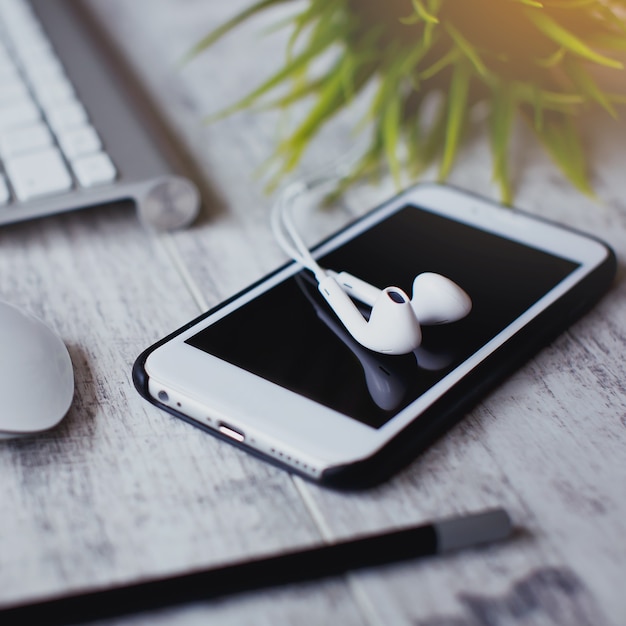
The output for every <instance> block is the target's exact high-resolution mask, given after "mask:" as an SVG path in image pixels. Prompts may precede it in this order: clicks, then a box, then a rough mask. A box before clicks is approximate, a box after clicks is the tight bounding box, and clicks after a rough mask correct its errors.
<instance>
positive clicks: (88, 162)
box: [72, 152, 117, 187]
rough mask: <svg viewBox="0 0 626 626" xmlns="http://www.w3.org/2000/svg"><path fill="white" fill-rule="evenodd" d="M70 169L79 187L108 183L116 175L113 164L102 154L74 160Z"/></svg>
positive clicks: (107, 156) (106, 155)
mask: <svg viewBox="0 0 626 626" xmlns="http://www.w3.org/2000/svg"><path fill="white" fill-rule="evenodd" d="M72 168H73V169H74V174H76V178H77V179H78V182H79V183H80V185H81V187H93V186H94V185H102V184H104V183H110V182H111V181H112V180H114V179H115V176H116V175H117V172H116V170H115V166H114V165H113V162H112V161H111V159H110V158H109V155H108V154H105V153H104V152H98V153H97V154H91V155H89V156H85V157H81V158H79V159H76V160H75V161H73V162H72Z"/></svg>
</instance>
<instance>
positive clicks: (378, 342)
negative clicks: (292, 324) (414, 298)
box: [319, 275, 422, 354]
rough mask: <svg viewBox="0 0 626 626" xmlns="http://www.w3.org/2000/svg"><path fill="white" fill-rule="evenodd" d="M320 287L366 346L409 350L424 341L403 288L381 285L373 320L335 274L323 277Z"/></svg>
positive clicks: (387, 351)
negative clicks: (361, 309)
mask: <svg viewBox="0 0 626 626" xmlns="http://www.w3.org/2000/svg"><path fill="white" fill-rule="evenodd" d="M319 290H320V293H321V294H322V296H323V297H324V298H325V300H326V301H327V302H328V304H329V305H330V307H331V308H332V309H333V311H335V314H336V315H337V317H338V318H339V319H340V320H341V323H342V324H343V325H344V326H345V328H346V330H347V331H348V332H349V333H350V334H351V335H352V336H353V337H354V338H355V339H356V340H357V341H358V342H359V343H360V344H361V345H363V346H365V347H366V348H369V349H370V350H374V351H376V352H382V353H385V354H407V353H409V352H413V350H415V349H416V348H417V347H418V346H419V345H420V343H421V342H422V331H421V328H420V325H419V322H418V321H417V318H416V317H415V313H414V312H413V307H412V306H411V301H410V300H409V297H408V296H407V295H406V294H405V293H404V292H403V291H402V290H401V289H398V288H397V287H387V288H386V289H383V290H380V289H378V290H377V292H378V294H377V298H376V300H375V301H374V302H373V303H372V304H371V307H372V312H371V314H370V318H369V320H366V319H365V318H364V317H363V315H362V314H361V312H360V311H359V310H358V308H357V307H356V305H355V304H354V302H352V300H351V299H350V297H349V296H348V295H347V294H346V292H345V291H344V290H343V288H342V287H341V286H340V285H339V284H338V282H337V281H336V280H335V278H334V276H330V275H328V276H326V278H324V279H322V280H321V281H320V283H319ZM367 304H369V303H367Z"/></svg>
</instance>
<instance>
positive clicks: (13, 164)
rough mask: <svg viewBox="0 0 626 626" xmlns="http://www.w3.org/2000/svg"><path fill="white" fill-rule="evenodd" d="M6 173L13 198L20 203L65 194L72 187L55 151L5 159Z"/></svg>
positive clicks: (47, 150) (65, 169)
mask: <svg viewBox="0 0 626 626" xmlns="http://www.w3.org/2000/svg"><path fill="white" fill-rule="evenodd" d="M5 169H6V172H7V174H8V176H9V180H10V181H11V184H12V185H13V189H14V191H15V195H16V196H17V198H18V200H21V201H22V202H25V201H26V200H32V199H33V198H38V197H41V196H47V195H50V194H54V193H59V192H61V191H66V190H67V189H70V188H71V186H72V178H71V176H70V173H69V172H68V170H67V167H66V166H65V163H64V161H63V158H62V157H61V153H60V152H59V150H58V148H47V149H45V150H42V151H41V152H34V153H31V154H26V155H22V156H18V157H14V158H12V159H7V161H6V162H5Z"/></svg>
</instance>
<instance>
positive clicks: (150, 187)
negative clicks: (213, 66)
mask: <svg viewBox="0 0 626 626" xmlns="http://www.w3.org/2000/svg"><path fill="white" fill-rule="evenodd" d="M115 52H117V51H112V50H110V49H109V47H108V46H107V45H106V42H105V41H104V37H101V36H100V33H99V31H98V30H97V24H94V23H93V21H92V20H91V16H90V15H89V14H88V13H87V11H86V9H85V7H83V5H82V4H81V3H80V2H79V0H0V225H2V224H6V223H10V222H17V221H22V220H27V219H33V218H37V217H43V216H46V215H50V214H54V213H59V212H62V211H67V210H71V209H79V208H85V207H89V206H94V205H99V204H106V203H110V202H117V201H120V200H128V199H131V200H134V201H135V203H136V205H137V207H138V210H139V215H140V217H141V218H142V220H143V221H144V222H146V223H149V224H150V225H151V226H154V227H156V228H159V229H172V228H178V227H180V226H184V225H186V224H188V223H189V222H190V221H192V219H193V218H194V217H195V215H196V214H197V211H198V209H199V204H200V197H199V193H198V190H197V188H196V187H195V185H194V184H193V183H192V182H191V181H190V180H189V179H188V178H186V177H182V176H180V175H177V174H176V173H175V171H174V166H173V162H172V160H171V157H172V156H173V154H174V151H172V150H170V149H169V148H170V147H171V146H168V148H167V157H166V156H165V155H166V152H165V151H164V150H162V149H161V145H160V144H159V143H158V142H156V141H155V137H154V131H155V130H156V131H158V130H160V129H162V124H161V123H160V122H157V123H156V124H153V126H152V127H148V126H147V123H146V119H145V112H146V103H145V102H141V103H137V102H135V100H134V99H133V98H134V96H135V92H136V91H137V90H136V87H137V84H136V81H134V80H133V79H132V78H130V79H129V77H128V76H126V75H125V74H123V72H120V71H118V70H119V67H118V65H117V63H116V62H117V61H118V59H117V58H116V54H115ZM129 80H130V81H131V83H132V85H133V88H134V89H127V88H126V85H127V84H128V83H129ZM130 92H133V96H131V94H130Z"/></svg>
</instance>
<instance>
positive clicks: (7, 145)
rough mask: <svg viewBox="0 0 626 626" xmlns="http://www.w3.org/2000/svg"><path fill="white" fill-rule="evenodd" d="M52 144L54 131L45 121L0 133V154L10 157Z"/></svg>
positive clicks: (6, 157)
mask: <svg viewBox="0 0 626 626" xmlns="http://www.w3.org/2000/svg"><path fill="white" fill-rule="evenodd" d="M51 145H52V133H51V132H50V130H49V129H48V127H47V126H46V125H45V124H44V123H43V122H38V123H37V124H33V125H32V126H25V127H24V128H18V129H17V130H12V131H9V132H5V133H0V155H2V157H3V158H5V159H8V158H10V157H13V156H17V155H18V154H24V153H25V152H33V151H35V150H39V149H41V148H47V147H48V146H51Z"/></svg>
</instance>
